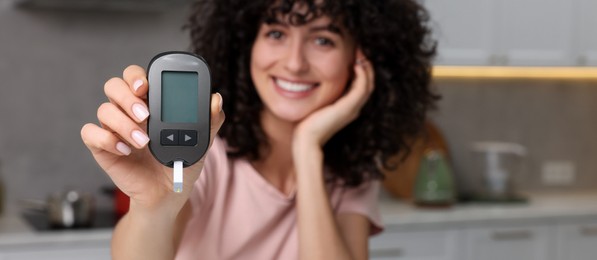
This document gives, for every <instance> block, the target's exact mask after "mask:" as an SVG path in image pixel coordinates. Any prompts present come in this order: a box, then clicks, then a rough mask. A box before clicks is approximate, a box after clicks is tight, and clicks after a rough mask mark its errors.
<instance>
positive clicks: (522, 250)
mask: <svg viewBox="0 0 597 260" xmlns="http://www.w3.org/2000/svg"><path fill="white" fill-rule="evenodd" d="M550 231H551V229H550V227H548V226H534V227H529V226H520V227H499V228H480V229H470V230H468V231H467V249H466V251H467V258H466V259H468V260H481V259H483V260H503V259H508V260H555V259H554V253H555V250H554V249H553V246H551V245H552V244H553V243H555V240H554V238H553V236H550ZM554 232H555V231H554Z"/></svg>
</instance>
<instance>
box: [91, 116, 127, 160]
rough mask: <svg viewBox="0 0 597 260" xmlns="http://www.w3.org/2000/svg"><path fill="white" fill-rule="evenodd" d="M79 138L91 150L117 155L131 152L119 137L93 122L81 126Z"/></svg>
mask: <svg viewBox="0 0 597 260" xmlns="http://www.w3.org/2000/svg"><path fill="white" fill-rule="evenodd" d="M81 139H83V143H85V145H86V146H87V148H88V149H89V150H91V151H92V152H95V151H100V150H101V151H107V152H110V153H112V154H115V155H119V156H122V155H124V156H126V155H129V154H131V148H130V147H129V146H128V145H127V144H125V143H124V142H122V141H121V140H120V138H118V137H117V136H115V135H114V134H113V133H112V132H110V131H108V130H106V129H102V128H101V127H99V126H97V125H95V124H91V123H90V124H86V125H84V126H83V128H81Z"/></svg>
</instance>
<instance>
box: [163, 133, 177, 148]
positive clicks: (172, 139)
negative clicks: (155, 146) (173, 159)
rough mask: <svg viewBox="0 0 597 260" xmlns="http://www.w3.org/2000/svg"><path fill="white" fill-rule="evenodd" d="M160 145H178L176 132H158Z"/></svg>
mask: <svg viewBox="0 0 597 260" xmlns="http://www.w3.org/2000/svg"><path fill="white" fill-rule="evenodd" d="M160 144H162V145H178V130H173V129H164V130H162V131H161V132H160Z"/></svg>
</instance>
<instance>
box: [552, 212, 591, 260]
mask: <svg viewBox="0 0 597 260" xmlns="http://www.w3.org/2000/svg"><path fill="white" fill-rule="evenodd" d="M558 256H559V257H558V259H561V260H594V259H596V258H597V221H594V222H588V223H583V224H563V225H560V226H558Z"/></svg>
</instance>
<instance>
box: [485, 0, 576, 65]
mask: <svg viewBox="0 0 597 260" xmlns="http://www.w3.org/2000/svg"><path fill="white" fill-rule="evenodd" d="M497 2H498V3H497V9H496V12H497V14H498V15H497V20H498V22H497V24H498V26H497V32H496V33H497V35H498V36H499V38H498V42H497V45H498V49H497V50H496V51H497V52H498V53H500V55H503V57H504V59H505V61H504V63H505V65H514V66H520V65H530V66H553V65H560V66H570V65H574V63H575V59H574V58H573V57H572V55H571V52H572V43H573V30H572V29H573V19H574V17H573V13H574V12H573V6H574V3H573V2H572V1H562V0H516V1H497Z"/></svg>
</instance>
